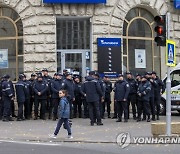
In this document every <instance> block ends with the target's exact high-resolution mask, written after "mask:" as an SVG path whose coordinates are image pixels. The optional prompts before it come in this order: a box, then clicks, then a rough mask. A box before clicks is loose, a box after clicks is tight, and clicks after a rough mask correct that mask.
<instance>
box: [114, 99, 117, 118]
mask: <svg viewBox="0 0 180 154" xmlns="http://www.w3.org/2000/svg"><path fill="white" fill-rule="evenodd" d="M114 117H117V101H114Z"/></svg>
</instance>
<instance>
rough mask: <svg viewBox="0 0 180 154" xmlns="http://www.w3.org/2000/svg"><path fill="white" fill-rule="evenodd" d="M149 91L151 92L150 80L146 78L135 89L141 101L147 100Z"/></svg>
mask: <svg viewBox="0 0 180 154" xmlns="http://www.w3.org/2000/svg"><path fill="white" fill-rule="evenodd" d="M150 93H151V84H150V82H149V81H148V80H147V81H146V82H141V83H140V85H139V87H138V91H137V94H138V99H139V100H142V101H149V98H150ZM140 95H141V96H140Z"/></svg>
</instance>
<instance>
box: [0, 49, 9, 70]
mask: <svg viewBox="0 0 180 154" xmlns="http://www.w3.org/2000/svg"><path fill="white" fill-rule="evenodd" d="M2 68H8V49H0V69H2Z"/></svg>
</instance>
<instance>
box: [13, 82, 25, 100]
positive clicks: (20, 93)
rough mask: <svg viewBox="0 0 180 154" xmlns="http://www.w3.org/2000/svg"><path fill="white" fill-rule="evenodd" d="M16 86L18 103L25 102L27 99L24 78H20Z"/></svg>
mask: <svg viewBox="0 0 180 154" xmlns="http://www.w3.org/2000/svg"><path fill="white" fill-rule="evenodd" d="M15 88H16V97H17V102H18V103H24V102H25V100H26V94H25V93H26V91H25V83H24V81H23V80H19V81H18V82H17V83H16V84H15Z"/></svg>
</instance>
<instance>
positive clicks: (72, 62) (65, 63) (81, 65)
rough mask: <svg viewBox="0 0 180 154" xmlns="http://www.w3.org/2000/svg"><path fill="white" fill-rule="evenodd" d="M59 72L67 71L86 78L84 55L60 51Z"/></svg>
mask: <svg viewBox="0 0 180 154" xmlns="http://www.w3.org/2000/svg"><path fill="white" fill-rule="evenodd" d="M60 55H61V60H60V61H61V71H62V70H63V69H67V70H68V71H69V72H71V73H73V74H79V75H81V76H83V77H85V76H86V53H84V52H67V51H61V54H60Z"/></svg>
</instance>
